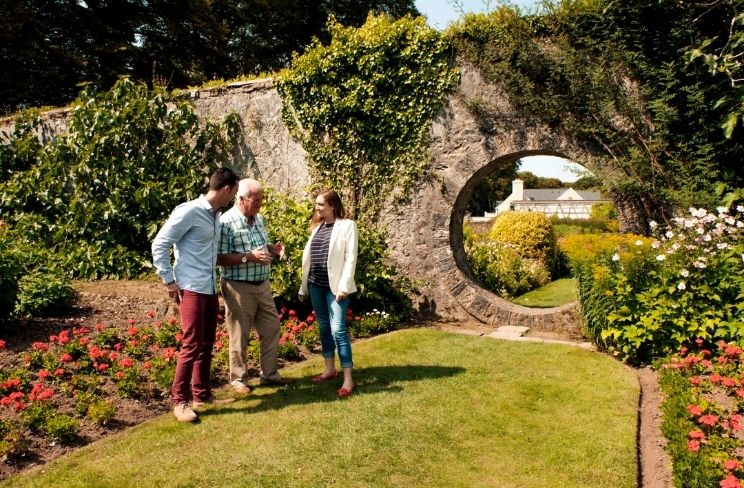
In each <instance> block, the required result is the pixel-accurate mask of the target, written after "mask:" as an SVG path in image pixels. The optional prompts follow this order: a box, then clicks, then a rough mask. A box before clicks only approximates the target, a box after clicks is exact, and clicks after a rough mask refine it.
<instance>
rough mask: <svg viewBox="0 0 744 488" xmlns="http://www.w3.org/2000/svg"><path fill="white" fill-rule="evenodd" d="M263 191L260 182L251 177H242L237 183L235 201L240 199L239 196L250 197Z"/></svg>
mask: <svg viewBox="0 0 744 488" xmlns="http://www.w3.org/2000/svg"><path fill="white" fill-rule="evenodd" d="M261 191H263V188H261V183H259V182H258V181H257V180H254V179H253V178H243V179H242V180H240V182H239V183H238V193H236V194H235V201H236V202H237V201H238V200H240V197H244V198H245V197H250V196H252V195H255V194H256V193H259V192H261Z"/></svg>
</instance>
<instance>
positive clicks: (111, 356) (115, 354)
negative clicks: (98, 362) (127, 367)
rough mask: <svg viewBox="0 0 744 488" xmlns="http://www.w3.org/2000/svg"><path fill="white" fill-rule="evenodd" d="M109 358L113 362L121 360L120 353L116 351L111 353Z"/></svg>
mask: <svg viewBox="0 0 744 488" xmlns="http://www.w3.org/2000/svg"><path fill="white" fill-rule="evenodd" d="M108 358H109V359H110V360H111V361H116V360H117V359H119V353H118V352H115V351H111V352H110V353H109V355H108Z"/></svg>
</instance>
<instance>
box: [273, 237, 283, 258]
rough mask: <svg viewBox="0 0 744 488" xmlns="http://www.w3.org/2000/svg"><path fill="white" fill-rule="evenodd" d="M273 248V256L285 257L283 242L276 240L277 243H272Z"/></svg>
mask: <svg viewBox="0 0 744 488" xmlns="http://www.w3.org/2000/svg"><path fill="white" fill-rule="evenodd" d="M273 248H274V249H273V251H274V252H273V254H274V256H276V257H277V258H279V259H284V258H285V257H286V256H285V254H284V244H282V243H281V242H279V241H277V243H276V244H274V246H273Z"/></svg>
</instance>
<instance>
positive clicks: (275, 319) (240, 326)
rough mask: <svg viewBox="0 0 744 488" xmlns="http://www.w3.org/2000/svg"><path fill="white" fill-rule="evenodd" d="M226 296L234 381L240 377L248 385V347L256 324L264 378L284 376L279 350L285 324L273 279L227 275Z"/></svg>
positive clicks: (223, 281)
mask: <svg viewBox="0 0 744 488" xmlns="http://www.w3.org/2000/svg"><path fill="white" fill-rule="evenodd" d="M222 296H223V298H224V299H225V308H226V310H225V322H226V323H227V328H228V332H229V333H230V356H229V357H230V382H232V381H234V380H238V381H241V382H243V383H244V384H247V383H246V381H247V379H248V378H247V372H246V367H245V359H246V357H245V350H246V347H247V346H248V339H249V338H250V333H251V328H252V327H253V328H255V329H256V333H257V334H258V342H259V344H260V346H261V359H260V363H261V379H263V380H268V381H276V380H278V379H280V378H281V376H280V375H279V362H278V360H277V357H276V352H277V349H278V348H279V329H280V327H281V324H280V323H279V314H278V313H277V311H276V305H275V304H274V298H273V297H272V295H271V285H270V284H269V281H268V280H266V281H264V282H263V283H262V284H260V285H251V284H249V283H245V282H242V281H233V280H226V279H224V278H223V279H222Z"/></svg>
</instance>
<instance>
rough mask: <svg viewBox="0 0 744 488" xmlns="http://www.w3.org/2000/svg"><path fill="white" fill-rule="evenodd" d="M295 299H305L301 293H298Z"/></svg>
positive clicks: (302, 300)
mask: <svg viewBox="0 0 744 488" xmlns="http://www.w3.org/2000/svg"><path fill="white" fill-rule="evenodd" d="M297 299H298V300H299V301H301V302H304V301H305V295H303V294H302V293H298V294H297Z"/></svg>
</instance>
